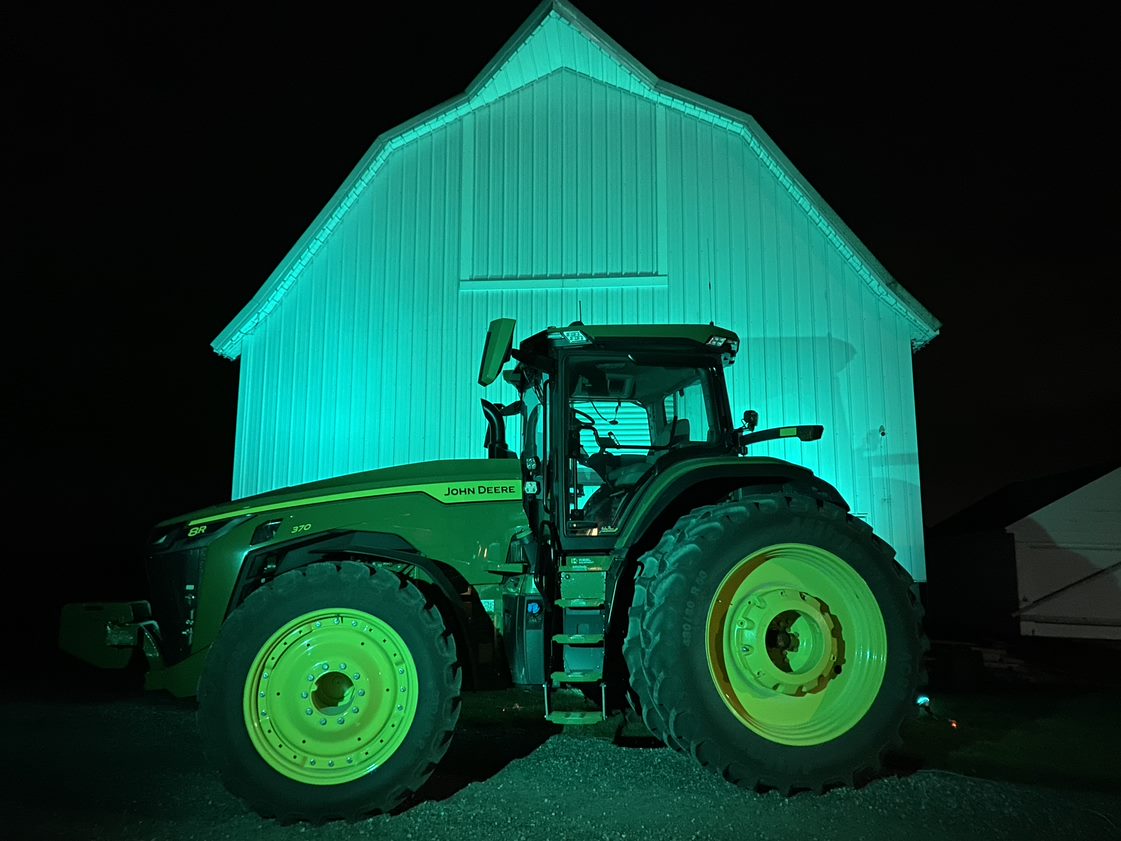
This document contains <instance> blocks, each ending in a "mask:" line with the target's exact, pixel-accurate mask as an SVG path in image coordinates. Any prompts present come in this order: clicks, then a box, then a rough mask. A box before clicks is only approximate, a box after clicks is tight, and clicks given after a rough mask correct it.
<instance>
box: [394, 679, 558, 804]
mask: <svg viewBox="0 0 1121 841" xmlns="http://www.w3.org/2000/svg"><path fill="white" fill-rule="evenodd" d="M561 729H562V728H560V727H558V726H557V725H555V724H551V723H549V722H548V721H546V720H545V704H544V700H543V698H542V693H541V691H540V690H530V689H518V688H512V689H499V690H486V691H475V692H465V693H463V708H462V710H461V712H460V716H459V723H458V724H457V725H456V728H455V735H454V736H453V737H452V743H451V746H450V747H449V748H448V752H447V754H445V755H444V758H443V759H442V760H440V764H439V765H438V766H437V767H436V770H435V771H434V772H433V774H432V776H431V777H430V778H429V779H428V782H426V783H425V784H424V785H423V786H421V788H420V790H419V791H417V792H416V794H415V795H414V796H413V797H411V798H409V799H408V800H406V801H405V802H404V803H403V804H401V806H399V807H398V808H397V809H395V810H394V814H399V813H400V812H404V811H407V810H409V809H412V808H413V807H415V806H418V805H419V804H421V803H425V802H428V801H439V800H446V799H448V798H449V797H452V796H453V795H455V794H457V793H458V792H460V791H462V790H463V789H464V788H466V787H467V786H469V785H471V784H472V783H478V782H483V781H484V780H488V779H490V778H491V777H493V776H494V775H495V774H497V773H498V772H500V771H501V770H502V769H503V768H505V767H506V766H507V765H509V764H510V763H511V762H513V761H515V760H517V759H521V758H523V757H526V756H529V755H530V754H531V753H533V751H535V750H536V749H537V748H539V747H540V746H541V745H543V744H544V743H545V742H546V741H547V740H548V739H550V738H551V737H553V736H555V735H557V734H558V733H560V732H561Z"/></svg>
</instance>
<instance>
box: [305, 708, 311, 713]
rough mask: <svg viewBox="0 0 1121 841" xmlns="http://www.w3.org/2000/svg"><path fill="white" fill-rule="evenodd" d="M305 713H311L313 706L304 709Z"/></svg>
mask: <svg viewBox="0 0 1121 841" xmlns="http://www.w3.org/2000/svg"><path fill="white" fill-rule="evenodd" d="M304 715H311V707H308V708H307V709H306V710H304Z"/></svg>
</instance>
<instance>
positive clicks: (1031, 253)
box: [0, 0, 1121, 598]
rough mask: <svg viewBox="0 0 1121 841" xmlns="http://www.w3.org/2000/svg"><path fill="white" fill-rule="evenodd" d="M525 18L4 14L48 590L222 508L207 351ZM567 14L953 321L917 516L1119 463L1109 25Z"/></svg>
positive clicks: (229, 414)
mask: <svg viewBox="0 0 1121 841" xmlns="http://www.w3.org/2000/svg"><path fill="white" fill-rule="evenodd" d="M348 5H349V4H348ZM535 5H536V4H535V3H533V2H524V3H513V4H501V3H498V4H494V3H476V4H467V3H465V4H458V5H449V6H447V7H444V6H443V5H434V4H412V5H411V6H408V7H407V8H400V7H397V8H395V9H394V10H393V11H392V12H385V11H383V10H380V9H379V10H378V11H377V12H376V13H375V12H374V11H369V12H367V13H365V15H364V16H362V17H354V16H353V15H352V14H351V13H350V10H349V9H348V10H347V12H346V13H343V12H342V11H341V10H338V11H332V10H329V9H327V8H326V6H325V5H324V4H316V5H315V6H314V7H311V6H308V7H306V8H305V9H304V10H303V11H302V12H291V11H287V10H282V9H281V8H280V7H274V8H273V9H271V10H270V11H269V14H268V16H267V17H248V16H240V17H239V16H233V15H231V13H229V12H226V11H223V12H221V13H217V12H215V13H210V14H203V13H201V12H198V11H195V9H194V7H182V8H178V9H177V8H172V7H165V6H163V5H160V6H158V7H157V6H151V5H149V6H147V7H144V8H141V9H137V10H133V11H129V12H127V13H126V12H122V11H120V10H119V9H114V10H110V9H108V8H99V7H95V6H92V5H79V6H77V7H74V8H70V9H68V10H67V11H66V13H65V15H64V14H63V13H62V12H61V11H60V12H58V14H57V16H53V17H52V16H51V15H49V14H46V13H44V14H38V15H34V16H32V15H21V14H13V13H11V12H6V13H5V18H4V20H3V21H2V22H0V48H2V50H3V53H4V60H5V61H6V62H7V64H8V67H7V69H5V71H4V73H3V82H2V84H3V85H4V103H5V104H4V108H3V120H4V129H3V135H4V139H5V141H6V143H5V145H6V147H7V151H6V153H5V155H4V156H3V157H4V168H5V172H4V180H5V187H4V196H5V205H6V209H7V211H8V214H7V215H8V218H9V222H8V226H7V230H8V232H9V237H10V239H7V242H6V243H5V252H6V253H7V254H8V255H12V254H14V255H15V256H16V263H15V268H14V270H13V268H12V264H11V262H10V261H9V270H8V272H7V273H6V284H5V285H6V287H7V289H8V290H9V295H10V297H9V302H8V307H7V316H8V317H7V322H8V325H9V330H8V336H9V350H8V353H9V364H8V366H7V374H8V377H7V378H8V387H7V390H8V395H9V400H8V401H7V403H8V406H9V409H8V416H9V419H10V421H14V424H11V426H13V427H14V429H13V431H12V432H10V433H9V438H8V450H9V463H10V464H12V465H13V466H14V467H15V473H14V475H13V473H12V471H11V469H9V476H10V477H11V478H10V479H9V482H10V485H9V487H10V488H12V489H13V490H15V491H16V493H17V494H18V495H19V497H20V499H21V500H22V503H23V504H25V505H26V506H27V511H26V512H25V513H24V514H22V516H24V517H25V518H26V519H25V520H24V521H23V522H24V523H27V524H28V525H30V526H31V527H30V528H27V527H22V525H21V529H20V534H21V542H25V545H24V546H22V547H20V551H25V552H30V553H32V555H33V556H35V555H36V553H38V554H41V553H42V552H43V550H44V549H45V547H52V548H51V549H50V551H51V553H52V554H54V555H55V556H56V557H65V560H64V562H63V563H64V564H65V567H64V569H65V571H66V575H65V583H62V584H59V587H60V588H62V589H64V590H66V591H67V593H68V594H69V595H71V596H72V597H73V596H77V595H79V592H78V591H81V593H80V595H81V596H82V597H89V598H110V597H122V596H138V595H140V594H139V593H135V592H128V593H122V592H118V589H119V584H120V582H121V581H122V577H123V578H124V579H127V580H129V581H130V582H131V580H132V578H133V573H134V571H135V569H136V568H137V566H136V565H137V559H138V556H139V551H140V547H141V545H142V544H143V541H144V539H145V537H146V535H147V531H148V528H149V527H150V525H151V524H152V523H153V522H155V521H156V520H158V519H162V518H164V517H168V516H172V515H175V514H178V513H182V512H184V511H186V510H189V509H192V508H196V507H201V506H204V505H208V504H211V503H213V502H217V501H221V500H224V499H227V498H228V496H229V488H230V483H231V469H232V453H233V441H234V420H235V408H236V393H237V391H236V389H237V376H238V370H237V365H236V364H235V363H231V362H229V361H226V360H223V359H220V358H219V357H217V356H216V355H215V354H214V353H213V352H212V351H211V349H210V346H209V343H210V340H211V339H212V338H213V337H214V336H215V335H216V334H217V333H218V332H219V331H220V330H221V329H222V328H223V327H224V326H225V325H226V324H227V323H228V322H229V321H230V319H231V318H232V317H233V316H234V315H235V314H236V313H237V312H238V310H239V309H240V308H241V307H242V306H243V305H244V304H245V303H246V302H247V301H248V300H249V298H250V297H251V296H252V295H253V294H254V293H255V292H256V290H257V289H258V288H259V287H260V285H261V284H262V283H263V282H264V280H265V279H266V278H267V277H268V275H269V274H270V272H271V271H272V270H273V269H274V268H275V266H276V265H277V263H278V262H279V261H280V260H281V259H282V258H283V257H284V255H285V253H286V252H287V251H288V249H289V248H290V247H291V245H292V244H293V243H294V242H295V241H296V239H297V238H298V237H299V236H300V234H301V233H302V232H303V231H304V229H305V228H306V227H307V225H308V224H309V223H310V221H311V220H312V218H313V217H314V216H315V215H316V214H317V213H318V212H319V210H320V209H321V208H322V207H323V205H324V204H325V202H326V201H327V199H328V198H329V197H330V196H331V194H332V193H333V192H334V191H335V189H336V188H337V187H338V186H339V184H340V183H341V182H342V180H343V179H344V177H345V176H346V175H347V173H348V172H349V171H350V169H351V168H352V167H353V166H354V165H355V163H357V161H358V160H359V158H360V157H361V156H362V154H363V153H364V152H365V151H366V149H367V148H368V147H369V145H370V144H371V143H372V142H373V140H374V139H375V138H376V137H377V136H378V135H379V134H380V133H382V132H384V131H386V130H388V129H391V128H393V127H394V126H396V125H397V124H399V123H401V122H403V121H405V120H407V119H409V118H411V117H412V116H414V115H416V114H418V113H420V112H422V111H424V110H426V109H428V108H430V107H432V106H435V105H437V104H439V103H441V102H443V101H444V100H446V99H448V98H450V97H452V96H455V95H456V94H458V93H460V92H462V91H463V90H464V89H465V88H466V86H467V85H468V84H469V83H470V82H471V80H472V79H473V78H474V76H475V74H476V73H478V71H479V70H481V69H482V67H483V66H484V65H485V64H486V62H487V61H488V60H489V59H490V58H491V57H492V56H493V55H494V54H495V53H496V52H497V51H498V49H499V48H500V47H501V46H502V44H503V43H504V42H505V41H506V39H507V38H508V37H509V36H510V35H511V34H513V32H514V31H515V30H516V29H517V27H518V26H519V25H520V24H521V23H522V22H523V20H524V19H525V18H526V16H528V14H529V13H530V11H531V10H532V9H533V8H534V6H535ZM377 6H378V4H371V9H375V8H377ZM577 6H578V8H579V9H580V10H581V11H583V12H584V13H585V14H586V15H588V16H589V17H590V18H591V19H592V20H593V21H595V22H596V23H597V24H598V25H599V26H600V27H602V28H603V29H604V30H605V31H606V32H607V33H609V34H610V35H611V36H612V37H613V38H614V39H615V40H616V41H617V42H618V43H619V44H621V45H622V46H623V47H624V48H625V49H627V50H629V51H630V52H631V53H632V54H633V55H634V56H635V57H636V58H637V59H638V60H639V61H640V62H642V63H644V64H645V65H646V66H647V67H648V68H649V69H650V70H651V71H652V72H653V73H655V74H656V75H657V76H659V77H660V78H662V79H665V80H666V81H668V82H672V83H674V84H677V85H680V86H682V87H684V88H686V89H687V90H691V91H693V92H695V93H698V94H701V95H703V96H706V97H708V98H711V99H714V100H716V101H718V102H722V103H725V104H727V105H730V106H732V107H735V108H738V109H740V110H742V111H745V112H747V113H749V114H751V115H752V116H754V117H755V118H756V120H758V122H759V123H760V124H761V125H762V126H763V128H764V129H765V130H766V131H767V132H768V133H769V134H770V136H771V137H772V138H773V139H774V140H775V142H776V143H777V144H778V146H779V147H780V148H781V149H782V150H783V151H784V152H785V153H786V155H787V156H788V157H789V158H790V159H791V160H792V161H793V162H794V164H795V165H796V166H797V167H798V168H799V169H800V171H801V172H802V174H803V175H804V176H805V177H806V179H807V180H808V181H809V182H810V183H811V184H812V185H814V187H815V188H816V189H817V191H818V192H819V193H820V194H821V195H822V196H823V197H824V198H825V199H826V200H827V201H828V202H829V203H830V204H831V206H832V207H833V209H834V210H836V211H837V213H838V214H839V215H840V216H841V218H842V219H844V220H845V222H846V223H847V224H848V225H849V227H850V228H852V230H853V231H854V232H855V233H856V234H857V235H858V236H859V237H860V238H861V239H862V240H863V242H864V243H865V244H866V245H867V246H868V248H869V249H870V250H871V251H872V253H873V254H875V255H876V256H877V257H878V258H879V260H880V261H881V262H882V263H883V264H884V265H885V266H886V267H887V269H888V270H889V271H890V272H891V273H892V274H893V275H894V277H895V278H896V279H897V280H898V281H899V282H900V283H901V284H902V285H903V286H904V287H905V288H906V289H907V290H908V291H910V292H911V293H912V294H913V295H914V296H915V297H917V298H918V299H919V301H921V302H922V303H923V304H924V305H925V306H926V307H927V308H928V309H929V310H930V311H931V312H932V313H934V315H935V316H937V317H938V318H939V319H941V321H942V322H943V324H944V327H943V332H942V335H941V336H940V337H939V338H937V339H936V340H935V341H934V342H933V343H932V344H931V345H929V346H928V347H927V348H926V349H924V350H922V351H921V352H920V353H919V354H918V355H917V356H916V358H915V389H916V393H917V403H918V423H919V440H920V458H921V470H922V480H923V493H924V510H925V513H926V518H927V522H928V524H933V523H935V522H937V521H938V520H940V519H942V518H944V517H945V516H947V515H949V514H951V513H953V512H954V511H956V510H958V509H960V508H962V507H964V506H966V505H967V504H969V503H971V502H972V501H974V500H976V499H978V498H980V497H982V496H984V495H985V494H987V493H989V492H991V491H993V490H995V489H997V488H999V487H1001V486H1002V485H1004V484H1006V483H1008V482H1010V481H1014V480H1018V479H1024V478H1030V477H1033V476H1038V475H1042V474H1047V473H1053V472H1057V471H1061V470H1066V469H1069V468H1073V467H1081V466H1085V465H1089V464H1094V463H1098V462H1102V461H1106V460H1116V459H1118V458H1119V457H1121V444H1119V437H1118V431H1117V429H1116V418H1117V416H1118V408H1119V404H1121V386H1119V385H1118V383H1119V381H1121V378H1118V377H1117V376H1116V373H1115V372H1116V369H1117V367H1118V362H1119V361H1121V353H1119V352H1118V348H1117V339H1118V331H1117V329H1116V324H1117V318H1118V312H1119V310H1118V306H1117V304H1116V303H1114V302H1115V301H1116V300H1117V284H1118V270H1117V266H1116V264H1115V262H1114V259H1113V258H1114V256H1115V254H1116V252H1117V250H1118V249H1117V246H1118V242H1117V240H1118V237H1117V231H1118V218H1117V217H1118V214H1117V207H1116V204H1117V199H1116V193H1117V188H1118V186H1119V179H1118V171H1117V163H1116V143H1117V135H1116V132H1115V127H1114V116H1115V115H1114V111H1115V107H1116V101H1115V94H1116V92H1115V90H1113V89H1111V88H1110V87H1108V84H1107V81H1106V79H1107V77H1109V76H1111V75H1112V72H1113V71H1115V70H1116V69H1117V68H1116V49H1115V43H1114V42H1113V41H1112V38H1111V36H1110V35H1108V34H1107V33H1110V32H1113V31H1114V30H1113V29H1112V28H1111V27H1109V26H1107V25H1106V24H1105V22H1104V21H1103V20H1094V19H1091V18H1087V17H1082V16H1079V15H1077V14H1076V13H1075V12H1073V11H1071V12H1063V11H1062V10H1060V11H1058V12H1056V10H1055V9H1054V8H1052V9H1051V10H1050V11H1049V13H1048V17H1046V18H1043V17H1041V18H1038V19H1031V18H1026V17H1024V15H1025V12H1024V11H1023V10H1022V9H1018V10H1017V11H1016V17H1015V18H1014V19H1011V18H1010V19H1003V20H993V21H983V20H979V19H976V18H975V17H974V16H973V14H972V13H970V14H969V15H966V14H964V13H958V12H955V11H953V10H952V9H948V8H946V7H942V6H937V7H929V9H930V10H933V11H934V12H936V14H934V16H932V17H927V18H922V17H914V16H911V14H910V13H909V14H908V17H906V18H903V17H890V18H880V17H871V16H869V17H866V18H863V19H859V18H853V17H851V16H845V17H839V16H838V17H831V18H828V19H826V18H817V17H813V16H812V15H811V13H810V12H809V10H808V7H805V6H802V5H799V6H797V7H796V8H795V9H794V10H793V11H792V12H791V14H790V15H789V16H788V17H785V18H782V17H760V18H758V19H752V20H748V19H746V18H743V19H737V18H735V17H729V15H728V13H727V11H726V10H727V9H728V8H752V9H754V7H753V6H750V5H749V6H742V7H741V6H740V5H739V4H728V5H727V6H725V5H724V4H711V3H702V2H690V3H687V4H682V8H681V10H680V11H678V12H676V13H674V14H673V15H662V14H654V13H652V12H651V11H650V9H651V8H652V7H650V6H649V5H648V4H645V3H636V2H605V0H596V1H595V2H592V0H584V2H580V3H578V4H577ZM752 13H753V14H755V12H754V11H753V12H752ZM916 14H921V13H916ZM13 221H14V223H15V224H14V227H13ZM496 315H499V314H498V313H496ZM539 326H543V325H539ZM480 338H481V337H480ZM746 338H747V344H746V347H745V350H746V352H748V353H750V352H751V350H750V347H751V346H750V337H746ZM775 420H776V422H777V420H778V419H775ZM796 420H799V421H804V422H811V421H812V420H814V419H810V418H799V419H796ZM448 422H449V423H453V422H454V419H448ZM826 434H828V430H827V433H826ZM481 444H482V442H481V441H480V453H481ZM826 478H828V477H826ZM60 536H61V537H64V542H65V544H66V551H65V552H61V551H59V550H58V549H57V547H58V544H59V540H60ZM87 562H88V563H87Z"/></svg>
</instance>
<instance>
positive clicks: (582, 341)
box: [549, 330, 592, 345]
mask: <svg viewBox="0 0 1121 841" xmlns="http://www.w3.org/2000/svg"><path fill="white" fill-rule="evenodd" d="M549 340H550V341H553V342H558V343H559V344H569V345H589V344H591V343H592V340H591V339H589V338H588V336H587V334H585V333H584V332H583V331H582V330H559V331H557V332H556V333H549Z"/></svg>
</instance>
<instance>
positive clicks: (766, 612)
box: [624, 495, 924, 792]
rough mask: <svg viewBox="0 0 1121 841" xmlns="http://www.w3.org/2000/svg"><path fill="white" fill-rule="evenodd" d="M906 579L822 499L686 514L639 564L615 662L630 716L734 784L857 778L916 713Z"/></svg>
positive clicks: (917, 656)
mask: <svg viewBox="0 0 1121 841" xmlns="http://www.w3.org/2000/svg"><path fill="white" fill-rule="evenodd" d="M909 584H910V577H909V576H908V575H907V574H906V572H905V571H904V570H903V569H902V568H901V567H900V566H899V565H898V564H897V563H896V562H895V561H894V558H893V553H892V551H891V549H890V547H888V546H887V544H885V543H884V542H883V541H881V540H879V539H878V538H876V537H875V536H874V535H873V534H872V533H871V530H870V529H869V528H868V526H867V525H866V524H864V523H863V522H861V521H859V520H856V519H854V518H852V517H851V516H848V515H847V514H845V512H843V511H842V510H841V509H840V508H837V507H836V506H834V505H832V504H830V503H828V502H825V501H821V500H817V499H813V498H808V497H799V496H782V495H765V496H763V495H761V496H757V497H750V498H747V499H744V500H742V501H736V502H729V503H724V504H721V505H715V506H710V507H707V508H703V509H698V510H697V511H695V512H693V513H691V514H690V515H688V516H687V517H684V518H682V519H681V520H680V521H679V522H678V523H677V525H676V526H675V527H674V528H673V529H671V530H670V531H669V532H667V533H666V535H665V536H664V537H663V539H662V540H661V542H660V543H659V544H658V545H657V546H656V547H655V548H654V550H653V551H651V552H649V553H647V554H646V555H645V556H643V558H642V559H641V561H640V570H639V572H638V575H637V578H636V582H635V598H634V602H633V606H632V608H631V614H630V620H629V626H628V632H627V639H626V642H625V644H624V654H625V657H626V660H627V666H628V669H629V670H630V673H631V678H632V687H633V689H634V692H635V694H636V695H637V696H638V701H639V703H640V706H641V709H642V713H643V717H644V720H645V721H646V723H647V725H648V726H649V727H650V729H651V730H652V731H653V732H654V733H655V734H656V735H658V736H659V737H661V738H662V739H663V740H665V741H666V742H667V743H668V744H670V745H672V746H673V747H675V748H677V749H679V750H682V751H684V752H687V753H689V754H690V755H692V756H694V757H696V758H697V759H698V760H699V761H700V762H701V763H702V764H703V765H705V766H706V767H709V768H711V769H712V770H714V771H716V772H718V773H720V774H721V775H723V776H724V777H725V778H727V779H729V780H731V781H733V782H736V783H738V784H740V785H744V786H748V787H757V788H776V789H779V790H781V791H784V792H791V791H796V790H800V789H812V790H817V791H820V790H822V789H824V788H826V787H828V786H831V785H838V784H853V783H855V782H859V781H861V780H863V779H865V778H867V777H869V776H870V775H872V774H873V773H875V772H876V771H877V770H878V769H879V768H880V766H881V762H882V756H883V754H884V752H885V751H886V750H887V749H889V748H890V747H892V746H894V745H896V744H898V742H899V731H900V728H901V726H902V724H903V722H904V721H905V720H906V719H907V718H908V717H909V716H911V715H913V714H914V712H915V709H916V708H915V705H914V701H915V695H916V691H917V687H918V685H919V682H920V675H921V656H922V651H923V645H924V638H923V636H922V632H921V611H920V609H919V606H918V603H917V600H916V599H915V597H914V595H913V593H912V592H911V589H910V587H909Z"/></svg>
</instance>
